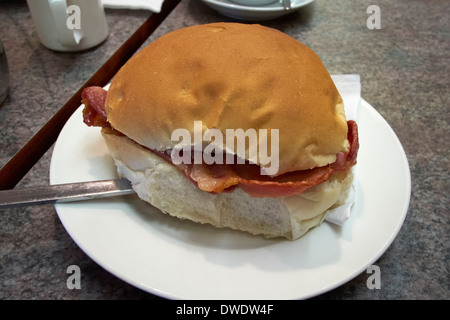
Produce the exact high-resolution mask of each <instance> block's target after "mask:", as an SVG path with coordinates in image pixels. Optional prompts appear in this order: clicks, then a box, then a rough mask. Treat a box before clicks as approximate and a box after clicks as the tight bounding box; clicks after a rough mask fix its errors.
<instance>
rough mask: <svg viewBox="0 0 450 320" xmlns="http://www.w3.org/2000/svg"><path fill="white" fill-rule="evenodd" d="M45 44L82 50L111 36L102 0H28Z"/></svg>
mask: <svg viewBox="0 0 450 320" xmlns="http://www.w3.org/2000/svg"><path fill="white" fill-rule="evenodd" d="M27 3H28V8H29V9H30V12H31V16H32V18H33V21H34V23H35V25H36V30H37V33H38V35H39V39H40V40H41V42H42V44H43V45H44V46H46V47H47V48H49V49H52V50H56V51H63V52H68V51H82V50H87V49H89V48H92V47H95V46H96V45H98V44H100V43H102V42H103V41H104V40H105V39H106V38H107V37H108V25H107V23H106V17H105V11H104V9H103V4H102V2H101V0H27Z"/></svg>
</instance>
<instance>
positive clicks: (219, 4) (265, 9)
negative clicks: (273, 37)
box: [201, 0, 313, 21]
mask: <svg viewBox="0 0 450 320" xmlns="http://www.w3.org/2000/svg"><path fill="white" fill-rule="evenodd" d="M201 1H203V2H204V3H205V4H206V5H207V6H208V7H210V8H212V9H214V10H216V11H218V12H219V13H221V14H223V15H224V16H227V17H230V18H234V19H239V20H248V21H261V20H270V19H275V18H279V17H282V16H284V15H286V14H289V13H292V12H294V11H296V10H298V9H300V8H301V7H303V6H305V5H307V4H309V3H311V2H313V0H292V1H291V9H290V10H285V9H284V8H283V6H282V5H281V4H280V3H279V2H278V1H277V2H274V3H271V4H268V5H266V6H258V7H257V6H243V5H239V4H236V3H233V2H231V1H229V0H201Z"/></svg>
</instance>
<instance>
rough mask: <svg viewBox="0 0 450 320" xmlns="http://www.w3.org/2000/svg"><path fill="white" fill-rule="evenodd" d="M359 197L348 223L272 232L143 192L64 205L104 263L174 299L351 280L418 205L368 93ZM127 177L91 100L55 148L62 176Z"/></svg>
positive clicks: (266, 295)
mask: <svg viewBox="0 0 450 320" xmlns="http://www.w3.org/2000/svg"><path fill="white" fill-rule="evenodd" d="M358 125H359V129H360V145H361V147H360V151H359V155H358V164H357V165H356V167H355V176H356V186H357V189H356V199H355V204H354V206H353V208H352V213H351V217H350V219H349V220H347V221H346V222H345V223H344V225H343V226H342V227H339V226H336V225H333V224H330V223H324V224H322V225H321V226H320V227H317V228H314V229H312V230H311V231H310V232H308V233H307V234H306V235H305V236H303V237H302V238H300V239H298V240H296V241H293V242H291V241H287V240H279V239H278V240H266V239H264V238H263V237H257V236H251V235H249V234H246V233H242V232H238V231H232V230H224V229H216V228H213V227H210V226H208V225H201V224H196V223H193V222H190V221H185V220H179V219H177V218H173V217H170V216H168V215H165V214H163V213H161V212H160V211H159V210H157V209H155V208H154V207H152V206H151V205H149V204H147V203H146V202H144V201H141V200H139V199H138V198H137V197H136V196H134V195H130V196H123V197H117V198H109V199H97V200H89V201H84V202H77V203H60V204H56V205H55V207H56V210H57V212H58V215H59V218H60V220H61V221H62V223H63V225H64V227H65V228H66V230H67V232H68V233H69V234H70V236H71V237H72V238H73V240H74V241H75V242H76V243H77V244H78V246H79V247H80V248H81V249H82V250H83V251H84V252H85V253H86V254H87V255H88V256H89V257H90V258H92V259H93V260H94V261H96V262H97V263H98V264H99V265H100V266H102V267H103V268H104V269H106V270H108V271H109V272H110V273H112V274H113V275H115V276H117V277H118V278H120V279H122V280H124V281H126V282H128V283H130V284H131V285H134V286H136V287H138V288H140V289H142V290H145V291H148V292H150V293H153V294H156V295H159V296H162V297H165V298H171V299H304V298H309V297H312V296H315V295H318V294H321V293H324V292H326V291H329V290H331V289H334V288H336V287H338V286H339V285H341V284H343V283H345V282H347V281H349V280H351V279H352V278H354V277H356V276H357V275H359V274H360V273H362V272H364V271H365V270H366V268H367V267H368V266H370V265H371V264H373V263H374V262H375V261H376V260H377V259H378V258H379V257H380V256H381V255H382V254H383V253H384V252H385V250H386V249H387V248H388V247H389V245H390V244H391V243H392V241H393V240H394V238H395V236H396V235H397V233H398V231H399V229H400V227H401V225H402V223H403V221H404V219H405V216H406V212H407V209H408V205H409V198H410V192H411V184H410V171H409V166H408V162H407V159H406V156H405V153H404V151H403V148H402V146H401V144H400V142H399V140H398V138H397V136H396V135H395V133H394V132H393V130H392V129H391V128H390V126H389V125H388V124H387V123H386V121H385V120H384V119H383V118H382V117H381V115H380V114H379V113H377V111H376V110H375V109H374V108H372V107H371V106H370V105H369V104H368V103H367V102H365V101H364V100H363V101H362V105H361V110H360V118H359V120H358ZM115 177H117V175H116V171H115V167H114V164H113V160H112V159H111V157H110V156H109V155H108V152H107V149H106V146H105V144H104V142H103V139H102V137H101V135H100V129H99V128H89V127H87V126H85V125H84V123H83V121H82V114H81V108H80V109H78V111H77V112H75V113H74V115H73V116H72V117H71V118H70V120H69V121H68V122H67V124H66V125H65V127H64V129H63V130H62V132H61V134H60V136H59V138H58V140H57V142H56V145H55V148H54V151H53V155H52V161H51V167H50V181H51V183H52V184H57V183H69V182H78V181H88V180H101V179H108V178H115Z"/></svg>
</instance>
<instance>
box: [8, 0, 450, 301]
mask: <svg viewBox="0 0 450 320" xmlns="http://www.w3.org/2000/svg"><path fill="white" fill-rule="evenodd" d="M369 4H370V3H369V2H367V1H362V0H358V1H355V0H340V1H332V0H317V1H314V2H313V3H312V4H310V5H307V6H306V7H304V8H302V9H301V10H298V11H296V12H293V13H291V14H289V15H287V16H285V17H283V18H279V19H275V20H271V21H261V22H259V23H261V24H263V25H266V26H269V27H273V28H276V29H279V30H281V31H283V32H285V33H287V34H289V35H291V36H293V37H294V38H296V39H298V40H300V41H301V42H303V43H305V44H306V45H308V46H309V47H310V48H311V49H313V50H314V51H315V52H316V53H317V54H318V55H319V56H320V57H321V59H322V61H323V63H324V65H325V66H326V67H327V69H328V70H329V72H330V74H351V73H353V74H360V75H361V84H362V97H363V98H364V99H365V100H366V101H368V102H369V103H370V104H371V105H372V106H373V107H374V108H375V109H376V110H377V111H378V112H379V113H380V114H381V115H382V116H383V117H384V118H385V119H386V120H387V122H388V123H389V124H390V126H391V127H392V128H393V130H394V131H395V133H396V134H397V136H398V137H399V139H400V141H401V143H402V145H403V147H404V150H405V152H406V155H407V158H408V162H409V165H410V170H411V183H412V193H411V201H410V206H409V210H408V213H407V216H406V220H405V222H404V224H403V226H402V228H401V230H400V232H399V234H398V236H397V237H396V239H395V240H394V242H393V243H392V245H391V246H390V247H389V248H388V250H387V251H386V252H385V253H384V254H383V255H382V256H381V257H380V258H379V259H378V260H377V261H376V265H378V266H379V267H380V271H381V281H382V287H381V289H378V290H369V289H368V287H367V280H368V276H369V275H368V274H367V273H366V272H363V273H361V274H360V275H359V276H357V277H356V278H354V279H353V280H351V281H349V282H347V283H346V284H344V285H342V286H340V287H338V288H336V289H334V290H332V291H329V292H327V293H325V294H322V295H320V296H317V297H315V298H314V299H449V298H450V280H449V252H450V250H449V243H450V241H449V227H448V226H449V207H450V205H449V201H448V200H449V197H448V189H449V187H450V186H449V181H450V180H449V168H450V165H449V142H448V137H449V134H450V132H449V127H450V125H449V111H450V110H449V107H448V105H447V103H448V102H449V101H450V99H449V90H448V89H449V74H450V68H449V65H450V63H449V54H450V41H449V37H450V23H449V17H450V12H449V11H450V7H449V6H448V3H447V1H445V0H430V1H407V0H403V1H399V0H396V1H387V0H383V1H377V5H378V6H379V7H380V9H381V29H373V30H372V29H369V28H368V27H367V24H366V21H367V19H368V17H369V14H367V13H366V10H367V7H368V6H369ZM106 15H107V20H108V25H109V31H110V34H109V37H108V39H107V41H106V42H105V43H103V44H102V45H100V46H98V47H96V48H94V49H92V50H89V51H85V52H82V53H64V54H63V53H57V52H53V51H50V50H48V49H46V48H44V47H43V46H42V45H41V44H40V42H39V39H38V37H37V33H36V29H35V27H34V24H33V21H32V19H31V16H30V13H29V11H28V8H27V5H26V1H24V0H23V1H22V0H21V1H18V0H17V1H13V0H9V1H2V2H1V3H0V30H1V31H0V39H1V40H2V41H3V44H4V47H5V50H6V53H7V57H8V61H9V68H10V92H9V97H8V98H7V100H6V101H5V102H4V103H3V104H2V105H1V106H0V150H1V153H0V166H1V167H3V166H4V165H5V164H6V163H7V162H8V160H9V159H10V158H11V157H12V156H13V155H14V154H15V153H16V152H17V151H18V150H19V149H20V148H21V147H22V146H23V145H24V144H25V143H26V142H27V141H28V140H29V139H30V138H31V137H32V136H33V135H34V134H35V133H36V132H37V131H38V130H39V129H40V128H41V127H42V126H43V125H44V124H45V123H46V122H47V121H48V120H49V119H50V118H51V117H52V115H53V114H54V113H55V112H56V111H57V110H58V109H59V108H60V107H61V106H62V105H64V103H65V102H66V101H67V100H68V99H69V98H70V97H71V96H72V95H73V94H74V93H75V92H76V91H77V90H78V88H79V87H81V86H82V85H83V83H84V82H85V81H86V80H87V79H89V78H90V77H91V75H92V74H93V73H94V72H95V71H96V70H97V69H98V68H99V67H100V66H101V65H102V64H103V63H104V62H105V61H106V60H107V59H108V58H109V57H110V56H111V55H112V54H113V53H114V52H115V50H117V49H118V47H119V46H120V45H121V44H122V43H123V42H124V41H125V40H126V39H127V38H128V37H129V36H130V35H131V34H132V33H133V32H134V31H135V30H136V29H137V28H138V27H139V26H140V25H141V23H142V22H143V21H145V20H146V19H147V17H148V16H149V12H148V11H145V10H127V9H106ZM218 21H236V20H233V19H230V18H227V17H224V16H222V15H220V14H219V13H217V12H216V11H214V10H212V9H210V8H209V7H207V6H205V5H204V4H203V3H202V2H200V1H198V0H183V1H181V3H180V4H179V5H178V6H177V7H176V8H175V10H174V11H173V12H172V13H171V14H170V15H169V17H168V18H167V19H166V20H165V21H164V22H163V23H162V25H161V26H160V27H159V28H158V29H157V30H156V31H155V32H154V34H153V35H152V36H151V37H150V38H149V39H148V41H147V42H146V43H145V44H148V43H150V42H151V41H153V40H155V39H156V38H158V37H159V36H161V35H163V34H165V33H167V32H169V31H172V30H176V29H179V28H181V27H186V26H191V25H196V24H203V23H210V22H218ZM145 44H144V45H145ZM51 154H52V149H50V150H49V151H48V152H47V153H46V154H45V155H44V156H43V157H42V158H41V160H40V161H39V162H38V163H37V164H36V165H35V166H34V167H33V168H32V169H31V171H30V172H29V173H28V174H27V175H26V176H25V177H24V179H22V181H21V182H20V183H19V184H18V186H17V188H21V187H27V186H36V185H46V184H48V180H49V166H50V159H51ZM73 264H76V265H78V266H79V267H80V269H81V270H82V281H83V288H82V289H81V290H69V289H68V288H67V286H66V280H67V276H68V274H67V272H66V268H67V266H69V265H73ZM0 299H160V298H159V297H156V296H153V295H151V294H149V293H146V292H144V291H141V290H140V289H137V288H135V287H133V286H131V285H129V284H127V283H125V282H123V281H122V280H120V279H118V278H116V277H115V276H113V275H112V274H110V273H108V272H107V271H105V270H104V269H102V268H101V267H100V266H99V265H97V264H96V263H95V262H93V261H92V260H91V259H90V258H89V257H88V256H87V255H86V254H85V253H84V252H83V251H82V250H80V248H79V247H78V246H77V245H76V244H75V243H74V242H73V240H72V239H71V238H70V236H69V235H68V234H67V232H66V231H65V229H64V227H63V226H62V224H61V222H60V220H59V218H58V216H57V214H56V211H55V209H54V207H53V206H52V205H42V206H32V207H24V208H14V209H4V210H1V212H0Z"/></svg>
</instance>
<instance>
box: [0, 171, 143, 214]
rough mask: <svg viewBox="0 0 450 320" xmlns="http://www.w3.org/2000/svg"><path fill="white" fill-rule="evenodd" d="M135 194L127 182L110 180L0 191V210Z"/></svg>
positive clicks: (125, 180)
mask: <svg viewBox="0 0 450 320" xmlns="http://www.w3.org/2000/svg"><path fill="white" fill-rule="evenodd" d="M133 193H135V192H134V190H133V188H132V187H131V183H130V181H129V180H127V179H125V178H122V179H112V180H100V181H88V182H76V183H67V184H56V185H49V186H38V187H30V188H24V189H12V190H2V191H0V209H5V208H13V207H20V206H30V205H40V204H49V203H56V202H58V203H59V202H73V201H82V200H90V199H96V198H105V197H115V196H121V195H127V194H133Z"/></svg>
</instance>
